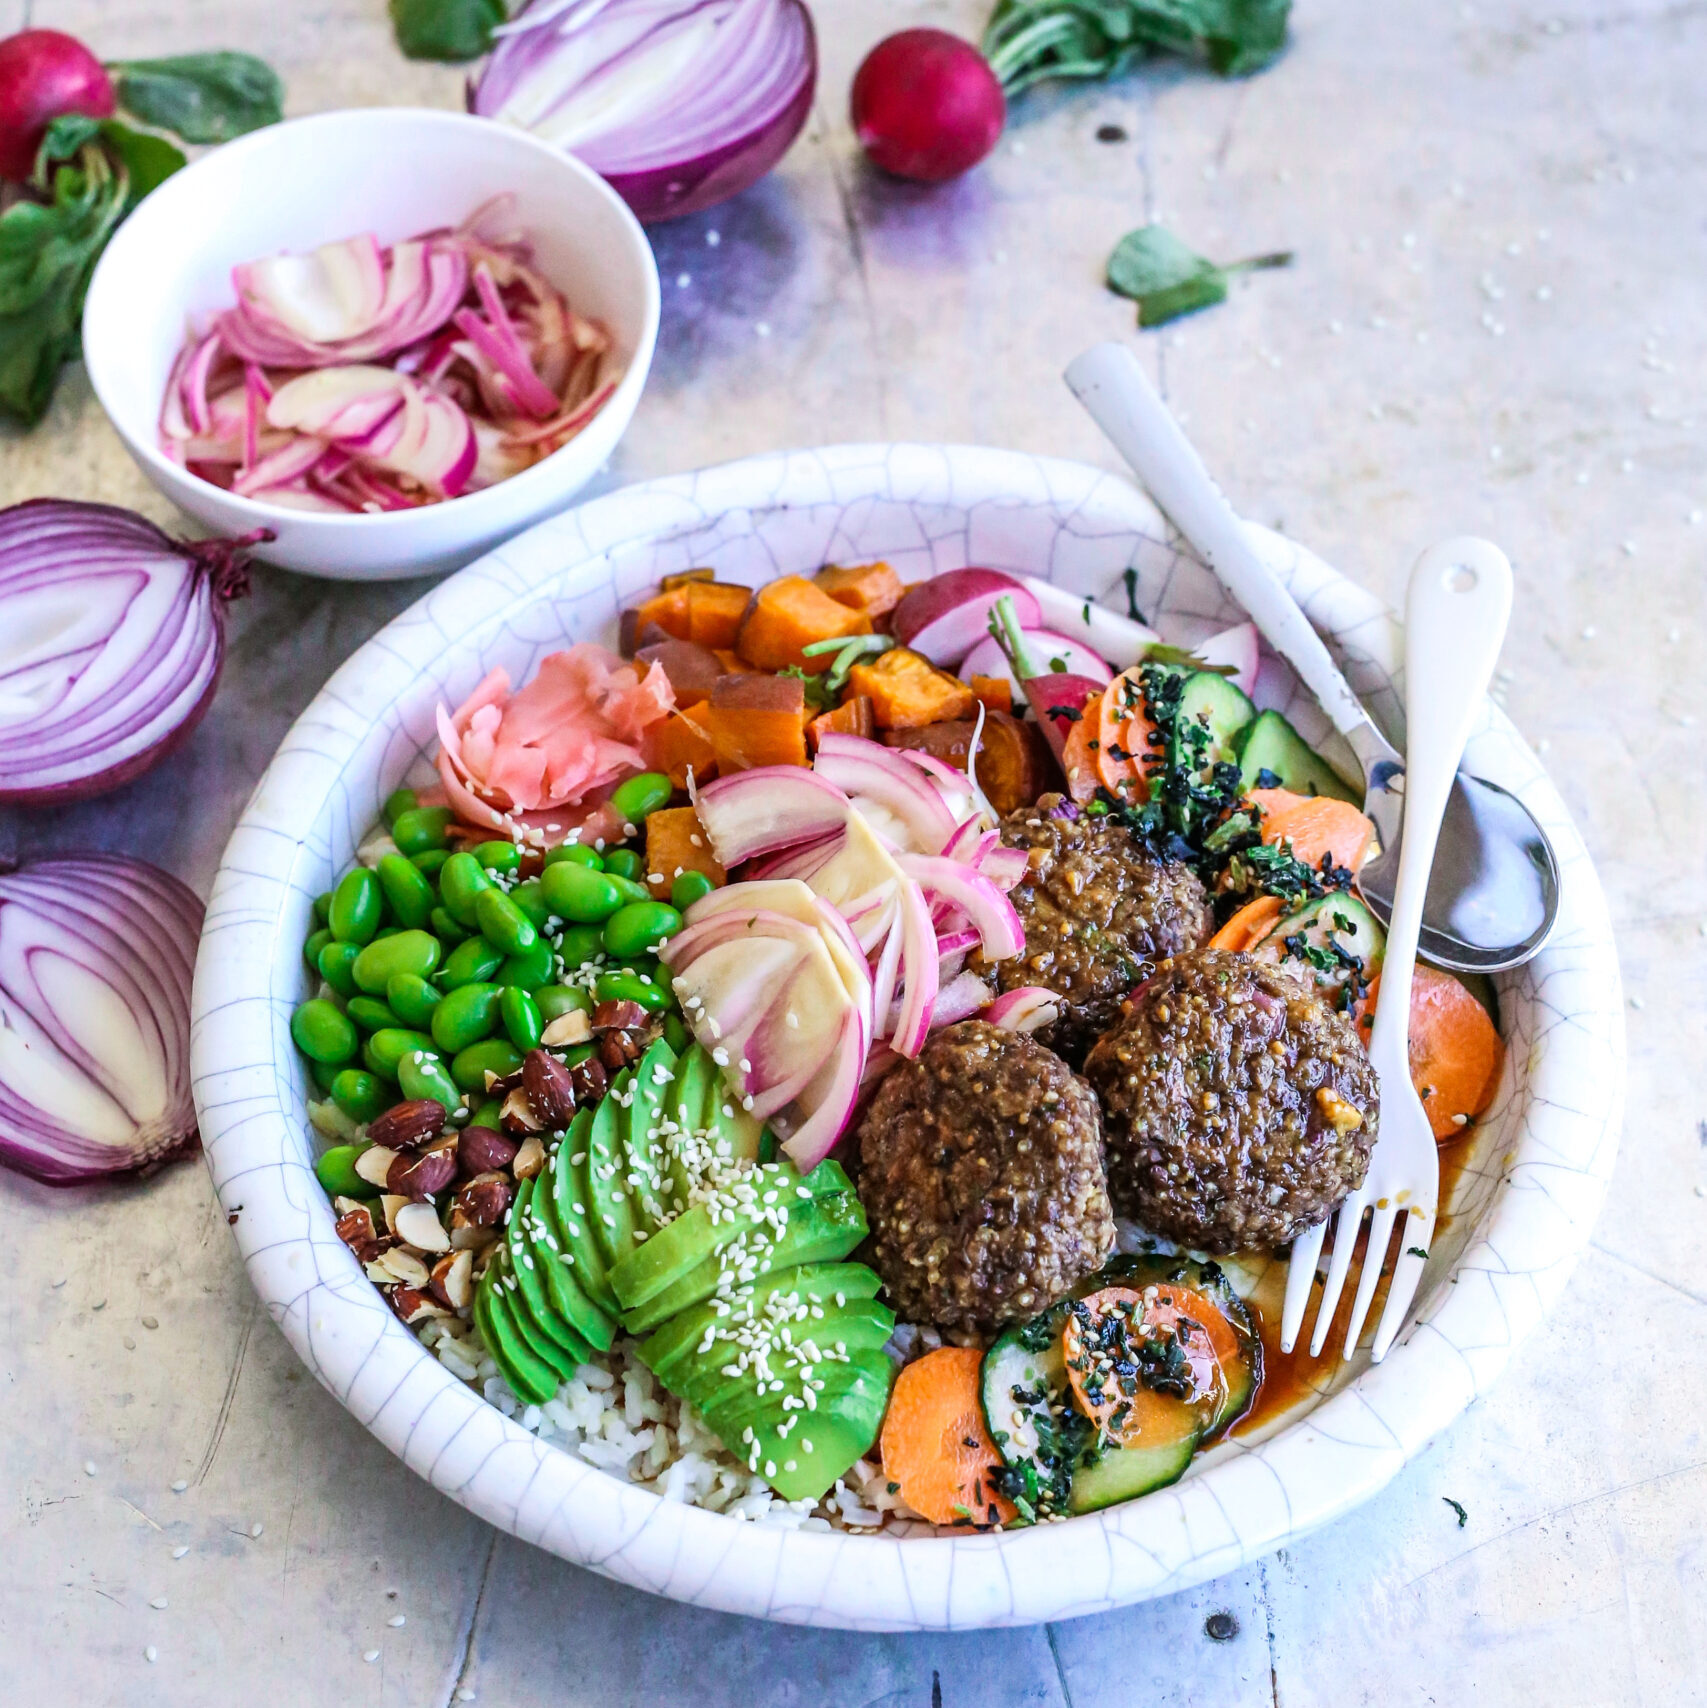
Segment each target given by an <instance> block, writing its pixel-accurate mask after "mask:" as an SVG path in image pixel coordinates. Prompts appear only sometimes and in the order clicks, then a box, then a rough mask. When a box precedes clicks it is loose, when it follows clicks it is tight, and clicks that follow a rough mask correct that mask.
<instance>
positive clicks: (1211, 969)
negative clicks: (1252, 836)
mask: <svg viewBox="0 0 1707 1708" xmlns="http://www.w3.org/2000/svg"><path fill="white" fill-rule="evenodd" d="M1129 1006H1130V1012H1129V1013H1127V1014H1126V1015H1125V1017H1124V1018H1123V1019H1122V1020H1121V1021H1120V1023H1119V1024H1118V1025H1117V1026H1115V1027H1114V1028H1113V1030H1112V1031H1110V1032H1108V1033H1107V1034H1105V1036H1104V1037H1103V1039H1102V1041H1101V1042H1100V1043H1099V1044H1098V1045H1097V1047H1096V1048H1095V1049H1094V1050H1092V1051H1091V1054H1090V1059H1089V1060H1088V1061H1087V1062H1086V1063H1085V1075H1086V1077H1087V1078H1088V1079H1089V1080H1090V1082H1091V1084H1092V1085H1093V1086H1094V1087H1095V1088H1096V1090H1097V1093H1098V1095H1099V1096H1100V1097H1101V1098H1102V1108H1103V1122H1104V1130H1105V1135H1106V1144H1107V1149H1106V1157H1105V1160H1106V1162H1107V1166H1108V1184H1109V1195H1110V1197H1111V1198H1112V1199H1113V1200H1114V1207H1115V1209H1116V1210H1117V1211H1119V1213H1120V1214H1121V1215H1123V1216H1130V1217H1131V1218H1132V1219H1133V1220H1134V1221H1136V1222H1139V1223H1141V1224H1142V1225H1143V1226H1144V1227H1146V1228H1148V1229H1149V1230H1150V1231H1151V1232H1152V1233H1157V1234H1163V1235H1165V1236H1166V1237H1167V1238H1169V1239H1172V1240H1177V1241H1178V1242H1179V1243H1180V1244H1181V1245H1184V1246H1189V1247H1190V1248H1191V1249H1192V1250H1194V1251H1205V1252H1212V1253H1223V1252H1230V1251H1246V1250H1251V1249H1253V1248H1254V1249H1268V1248H1272V1247H1274V1246H1281V1245H1285V1244H1287V1243H1288V1242H1289V1241H1290V1240H1291V1239H1293V1238H1294V1237H1295V1236H1296V1235H1297V1234H1298V1233H1299V1232H1300V1231H1301V1230H1302V1229H1303V1228H1305V1227H1307V1226H1309V1225H1310V1224H1311V1223H1313V1222H1319V1221H1321V1220H1322V1219H1323V1217H1325V1216H1326V1215H1327V1213H1328V1212H1329V1210H1331V1209H1332V1208H1333V1207H1334V1206H1335V1205H1336V1204H1338V1203H1339V1202H1340V1200H1341V1199H1342V1198H1344V1197H1345V1195H1346V1194H1347V1193H1348V1192H1351V1191H1353V1190H1354V1189H1355V1188H1357V1187H1358V1186H1361V1185H1362V1184H1363V1176H1364V1174H1365V1172H1366V1171H1367V1170H1368V1167H1369V1152H1370V1148H1371V1146H1372V1145H1373V1144H1374V1143H1375V1134H1376V1130H1377V1120H1378V1114H1379V1109H1380V1086H1379V1082H1378V1081H1377V1079H1376V1076H1375V1069H1374V1068H1373V1067H1371V1066H1370V1064H1369V1058H1368V1056H1367V1055H1366V1054H1365V1053H1364V1048H1363V1041H1362V1040H1361V1039H1360V1038H1359V1037H1358V1035H1357V1032H1356V1029H1355V1028H1354V1027H1353V1025H1352V1023H1351V1021H1350V1020H1348V1019H1347V1018H1346V1017H1345V1016H1344V1015H1343V1014H1339V1013H1336V1012H1335V1011H1334V1010H1333V1009H1332V1008H1330V1007H1329V1006H1328V1004H1327V1003H1326V1001H1324V1000H1323V998H1321V997H1320V996H1318V995H1317V994H1316V993H1315V992H1314V991H1313V990H1310V989H1307V988H1306V987H1305V986H1304V985H1303V984H1302V983H1301V982H1299V981H1298V980H1297V979H1295V978H1293V977H1292V976H1291V974H1289V973H1284V972H1282V971H1281V970H1280V969H1279V968H1278V967H1274V966H1269V965H1266V964H1264V963H1262V962H1259V961H1255V960H1252V959H1251V957H1250V956H1248V955H1228V954H1223V953H1221V952H1220V951H1219V950H1215V949H1205V950H1203V951H1201V952H1200V953H1198V954H1195V955H1182V956H1180V957H1179V958H1178V959H1177V960H1175V961H1171V962H1164V963H1163V964H1162V965H1161V967H1160V968H1158V970H1157V973H1156V976H1155V978H1154V979H1152V980H1151V981H1150V983H1149V984H1148V985H1146V986H1145V987H1144V989H1143V990H1142V991H1141V992H1140V993H1139V994H1138V996H1137V998H1136V999H1135V1000H1134V1001H1133V1002H1132V1003H1131V1004H1130V1005H1129Z"/></svg>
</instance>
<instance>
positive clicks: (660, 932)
mask: <svg viewBox="0 0 1707 1708" xmlns="http://www.w3.org/2000/svg"><path fill="white" fill-rule="evenodd" d="M681 928H682V916H681V915H680V914H679V913H678V912H677V911H676V910H675V909H674V908H673V907H671V906H670V904H669V903H668V902H664V901H631V902H630V903H629V904H628V905H627V907H624V908H620V909H619V910H618V911H617V912H615V913H613V914H612V915H611V916H610V918H609V919H607V920H606V921H605V948H606V949H607V950H608V951H609V952H610V953H611V954H613V955H617V956H620V957H622V958H624V959H626V958H627V957H629V956H631V955H646V954H650V953H651V951H652V950H654V949H656V948H657V947H658V945H659V944H660V943H662V942H663V941H664V940H665V939H666V938H669V937H674V936H675V934H676V933H677V932H678V931H680V930H681Z"/></svg>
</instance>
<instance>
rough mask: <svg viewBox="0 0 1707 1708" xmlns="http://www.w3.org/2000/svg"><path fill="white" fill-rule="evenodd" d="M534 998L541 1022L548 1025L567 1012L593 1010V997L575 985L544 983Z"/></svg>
mask: <svg viewBox="0 0 1707 1708" xmlns="http://www.w3.org/2000/svg"><path fill="white" fill-rule="evenodd" d="M533 1000H534V1006H535V1007H536V1008H538V1010H539V1018H540V1020H541V1022H542V1023H543V1024H544V1025H547V1026H549V1025H550V1024H551V1023H552V1021H553V1020H557V1019H560V1018H561V1017H562V1016H563V1015H565V1014H591V1013H592V1012H593V999H592V997H591V996H590V995H589V994H588V993H587V992H586V991H584V990H578V989H576V987H575V986H574V985H567V984H548V985H544V986H542V987H541V988H540V989H539V990H536V991H535V992H534V993H533Z"/></svg>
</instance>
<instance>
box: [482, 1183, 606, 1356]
mask: <svg viewBox="0 0 1707 1708" xmlns="http://www.w3.org/2000/svg"><path fill="white" fill-rule="evenodd" d="M506 1232H507V1240H508V1245H509V1257H510V1263H511V1266H512V1267H513V1268H514V1269H515V1271H516V1278H517V1280H518V1281H519V1282H520V1283H521V1287H522V1292H523V1295H524V1297H525V1298H526V1299H527V1302H528V1307H529V1309H530V1310H533V1312H534V1315H535V1316H536V1317H538V1318H540V1326H541V1327H543V1328H545V1329H546V1330H547V1332H548V1333H550V1334H551V1335H552V1336H553V1338H554V1339H559V1340H563V1343H564V1344H565V1345H567V1346H569V1347H570V1349H571V1350H576V1349H578V1348H580V1347H582V1346H585V1347H588V1348H596V1349H597V1350H598V1351H600V1352H606V1351H608V1350H609V1349H610V1345H611V1342H612V1340H614V1339H615V1337H616V1324H615V1323H613V1322H612V1321H611V1320H610V1318H609V1317H607V1316H606V1315H605V1314H604V1312H603V1311H601V1310H600V1309H599V1308H598V1306H597V1305H595V1304H594V1303H593V1301H592V1300H591V1299H589V1298H588V1297H587V1295H586V1294H585V1293H584V1292H582V1290H581V1287H580V1284H579V1283H578V1282H577V1281H576V1280H575V1277H574V1275H573V1274H571V1273H570V1270H569V1265H568V1264H567V1263H566V1262H564V1260H563V1258H562V1257H561V1256H560V1255H559V1253H560V1251H561V1249H562V1241H561V1240H560V1239H559V1238H558V1234H557V1230H556V1227H555V1212H554V1211H553V1210H552V1207H551V1189H550V1182H549V1181H547V1180H546V1179H545V1177H544V1176H543V1175H539V1176H536V1177H535V1178H534V1179H532V1180H524V1181H523V1182H522V1184H521V1187H520V1188H519V1190H518V1191H517V1193H516V1202H515V1205H514V1206H513V1208H512V1209H511V1211H510V1221H509V1227H508V1229H507V1230H506ZM554 1248H555V1249H554ZM530 1282H531V1283H532V1285H530ZM536 1290H537V1293H538V1303H537V1305H536V1303H535V1292H536ZM541 1311H544V1312H546V1313H547V1314H548V1315H549V1316H550V1318H551V1322H550V1323H547V1322H546V1320H545V1318H544V1317H541V1316H540V1313H541ZM554 1325H561V1326H562V1327H563V1328H564V1329H566V1330H568V1331H569V1338H568V1339H566V1340H564V1339H563V1336H561V1335H559V1334H558V1333H557V1331H556V1326H554ZM589 1331H590V1332H589ZM585 1361H586V1360H585V1357H583V1360H582V1362H583V1363H584V1362H585Z"/></svg>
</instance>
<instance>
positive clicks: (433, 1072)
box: [397, 1050, 462, 1115]
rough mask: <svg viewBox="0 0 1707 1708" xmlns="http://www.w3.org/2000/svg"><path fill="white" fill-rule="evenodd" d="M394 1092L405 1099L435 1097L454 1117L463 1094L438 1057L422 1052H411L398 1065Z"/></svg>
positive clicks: (459, 1106)
mask: <svg viewBox="0 0 1707 1708" xmlns="http://www.w3.org/2000/svg"><path fill="white" fill-rule="evenodd" d="M397 1089H398V1090H399V1091H401V1092H402V1093H403V1095H404V1096H405V1097H408V1098H411V1099H413V1098H416V1097H434V1098H437V1099H438V1101H439V1102H440V1103H442V1104H443V1105H444V1106H445V1112H446V1113H447V1114H452V1115H454V1114H455V1113H456V1111H457V1110H458V1109H460V1108H461V1107H462V1093H461V1092H460V1091H459V1090H458V1089H457V1085H456V1081H455V1080H454V1079H452V1078H451V1076H450V1069H449V1068H447V1067H446V1066H445V1064H444V1063H443V1062H441V1061H440V1060H439V1058H438V1057H437V1056H434V1055H429V1054H428V1053H427V1052H426V1051H425V1050H411V1051H410V1052H409V1054H408V1055H406V1056H404V1057H403V1059H402V1060H401V1061H399V1062H398V1064H397Z"/></svg>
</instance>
